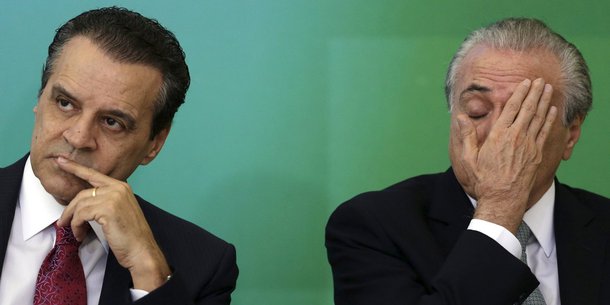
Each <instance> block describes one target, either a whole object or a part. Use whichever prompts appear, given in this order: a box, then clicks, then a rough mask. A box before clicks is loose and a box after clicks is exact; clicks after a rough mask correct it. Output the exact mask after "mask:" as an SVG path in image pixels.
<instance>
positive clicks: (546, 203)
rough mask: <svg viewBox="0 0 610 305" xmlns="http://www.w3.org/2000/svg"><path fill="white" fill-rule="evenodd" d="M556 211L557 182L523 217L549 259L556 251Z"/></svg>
mask: <svg viewBox="0 0 610 305" xmlns="http://www.w3.org/2000/svg"><path fill="white" fill-rule="evenodd" d="M466 195H467V196H468V199H470V202H471V203H472V205H473V206H474V207H475V208H476V207H477V201H476V200H475V199H474V198H472V197H470V195H468V194H466ZM554 211H555V181H553V183H552V184H551V186H550V187H549V189H548V190H547V191H546V192H545V193H544V195H542V197H541V198H540V200H538V202H536V204H534V205H533V206H532V207H531V208H530V209H529V210H527V211H526V212H525V215H523V221H524V222H525V223H526V224H527V225H528V226H529V227H530V229H531V230H532V233H534V236H535V237H536V239H537V240H538V243H539V244H540V246H541V247H542V250H543V251H544V254H545V255H546V256H547V257H550V256H551V254H552V253H553V251H555V230H554V219H555V217H554V215H555V214H554ZM549 215H550V217H549Z"/></svg>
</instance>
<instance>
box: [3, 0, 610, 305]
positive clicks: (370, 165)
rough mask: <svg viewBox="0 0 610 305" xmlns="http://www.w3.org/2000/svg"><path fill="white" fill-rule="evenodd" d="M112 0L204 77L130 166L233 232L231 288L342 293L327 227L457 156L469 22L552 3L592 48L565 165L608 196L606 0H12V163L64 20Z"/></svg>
mask: <svg viewBox="0 0 610 305" xmlns="http://www.w3.org/2000/svg"><path fill="white" fill-rule="evenodd" d="M112 4H118V5H123V6H127V7H129V8H132V9H135V10H137V11H140V12H141V13H143V14H144V15H146V16H150V17H154V18H157V19H158V20H159V21H160V22H161V23H162V24H164V25H165V26H167V27H168V28H169V29H171V30H172V31H174V32H175V34H176V35H177V36H178V38H179V39H180V41H181V42H182V44H183V47H184V49H185V51H186V53H187V60H188V63H189V65H190V69H191V73H192V86H191V90H190V91H189V94H188V97H187V103H186V104H185V105H184V106H183V108H181V109H180V111H179V113H178V114H177V116H176V120H175V124H174V127H173V130H172V133H171V134H170V137H169V140H168V143H167V144H166V146H165V148H164V150H163V152H162V153H161V155H160V156H159V157H158V158H157V160H156V161H155V162H153V163H152V164H151V165H149V166H147V167H142V168H140V170H139V171H137V172H136V174H134V175H133V176H132V177H131V178H130V183H131V184H132V185H133V187H134V189H135V190H136V192H137V193H139V194H141V195H142V196H143V197H145V198H148V199H150V200H152V201H153V202H156V203H157V204H158V205H159V206H161V207H162V208H164V209H166V210H169V211H170V212H172V213H174V214H177V215H179V216H181V217H183V218H186V219H188V220H190V221H192V222H195V223H197V224H199V225H201V226H203V227H205V228H207V229H208V230H210V231H212V232H214V233H215V234H217V235H219V236H221V237H222V238H224V239H226V240H228V241H230V242H232V243H234V244H235V245H236V247H237V249H238V263H239V266H240V269H241V275H240V277H239V282H238V289H237V292H236V293H235V294H234V304H272V305H273V304H292V305H298V304H304V305H305V304H308V305H309V304H331V303H332V290H331V289H332V283H331V277H330V269H329V267H328V264H327V262H326V254H325V249H324V245H323V244H324V241H323V232H324V225H325V223H326V220H327V217H328V215H329V213H330V212H331V211H332V210H333V209H334V208H335V207H336V206H337V205H338V204H339V203H341V202H342V201H344V200H346V199H349V198H350V197H351V196H354V195H355V194H357V193H359V192H363V191H366V190H371V189H379V188H382V187H385V186H387V185H389V184H391V183H394V182H397V181H399V180H402V179H404V178H406V177H409V176H413V175H416V174H421V173H427V172H435V171H443V170H445V169H446V168H447V166H448V164H449V163H448V158H447V137H448V129H449V124H448V119H449V115H448V113H447V110H446V108H445V101H444V97H443V94H442V88H443V85H442V83H443V77H444V73H445V69H446V66H447V63H448V61H449V59H450V57H451V55H452V53H453V52H454V51H455V49H456V48H457V46H458V44H459V43H460V42H461V40H462V39H463V37H464V36H465V35H466V34H467V33H468V32H469V31H470V30H472V29H474V28H477V27H479V26H482V25H485V24H487V23H489V22H491V21H493V20H495V19H498V18H501V17H506V16H513V15H516V16H534V17H538V18H541V19H543V20H545V21H546V22H547V23H548V24H549V25H551V26H552V27H553V28H554V29H556V30H557V31H558V32H560V33H562V34H563V35H564V36H565V37H566V38H567V39H568V40H571V41H573V42H574V43H575V44H576V45H577V46H579V47H580V49H581V50H582V52H583V54H584V56H585V58H586V59H587V60H588V62H589V65H590V68H591V74H592V77H593V85H594V96H595V97H594V110H593V112H592V113H591V114H590V116H589V117H588V119H587V121H586V124H585V126H584V134H583V136H582V138H581V141H580V143H579V144H578V146H577V148H576V151H575V155H574V156H573V159H572V160H570V161H569V162H567V163H565V164H564V165H562V167H561V170H560V172H559V178H560V179H561V180H562V181H564V182H567V183H569V184H572V185H574V186H579V187H583V188H587V189H590V190H592V191H595V192H598V193H601V194H603V195H605V196H610V188H609V187H608V185H609V183H608V181H609V180H610V154H609V151H610V141H609V135H610V121H609V120H608V118H609V117H610V105H609V103H608V101H609V99H610V87H609V86H608V83H609V81H610V41H609V39H610V32H609V29H610V18H608V15H607V14H608V12H609V11H610V2H608V1H597V2H593V1H590V2H587V1H573V0H570V1H553V2H550V1H504V2H499V1H442V2H441V1H424V0H418V1H413V0H411V1H370V0H366V1H357V0H354V1H329V0H326V1H311V0H300V1H288V0H286V1H280V0H278V1H272V0H265V1H222V0H218V1H166V0H164V1H129V2H110V1H52V2H51V1H3V2H2V9H0V37H2V43H0V69H1V70H0V143H2V146H0V164H1V165H2V166H4V165H8V164H10V163H12V162H13V161H14V160H16V159H18V158H19V157H21V156H22V155H23V154H24V153H25V152H27V151H28V147H29V140H30V134H31V126H32V123H33V115H32V112H31V110H32V108H33V106H34V105H35V103H36V92H37V89H38V86H39V79H40V70H41V67H42V63H43V61H44V59H45V54H46V47H47V46H48V44H49V43H50V41H51V39H52V36H53V34H54V29H55V28H57V27H58V26H59V25H60V24H62V23H63V22H64V21H66V20H67V19H69V18H70V17H73V16H75V15H76V14H78V13H80V12H81V11H84V10H86V9H90V8H94V7H99V6H106V5H112Z"/></svg>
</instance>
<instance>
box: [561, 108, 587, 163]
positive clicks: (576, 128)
mask: <svg viewBox="0 0 610 305" xmlns="http://www.w3.org/2000/svg"><path fill="white" fill-rule="evenodd" d="M584 119H585V118H584V117H582V116H578V117H576V118H575V119H574V120H573V121H572V123H570V126H568V141H567V142H566V147H565V149H564V151H563V156H562V158H563V160H568V159H570V156H572V151H573V150H574V146H576V142H578V139H580V132H581V127H582V122H583V121H584Z"/></svg>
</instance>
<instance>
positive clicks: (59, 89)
mask: <svg viewBox="0 0 610 305" xmlns="http://www.w3.org/2000/svg"><path fill="white" fill-rule="evenodd" d="M58 95H65V96H66V97H67V98H68V99H70V100H73V101H78V99H77V98H75V97H74V95H72V94H71V93H70V92H68V90H66V88H64V87H63V86H62V85H60V84H55V85H53V89H52V90H51V96H53V97H54V98H55V97H57V96H58ZM102 112H103V113H105V114H108V115H111V116H114V117H117V118H119V119H121V120H122V121H123V122H125V125H126V126H125V127H126V128H127V129H128V130H134V129H136V125H137V124H136V120H135V119H134V118H133V116H131V115H130V114H128V113H126V112H123V111H121V110H117V109H111V110H105V111H102Z"/></svg>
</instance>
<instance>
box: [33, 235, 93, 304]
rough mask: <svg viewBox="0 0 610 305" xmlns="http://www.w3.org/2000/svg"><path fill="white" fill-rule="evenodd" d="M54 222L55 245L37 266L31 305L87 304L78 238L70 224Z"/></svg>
mask: <svg viewBox="0 0 610 305" xmlns="http://www.w3.org/2000/svg"><path fill="white" fill-rule="evenodd" d="M54 226H55V232H57V239H56V240H55V247H54V248H53V249H51V252H49V254H48V255H47V257H46V258H45V259H44V261H43V262H42V266H40V271H39V272H38V279H37V280H36V292H35V293H34V305H86V304H87V287H86V284H85V273H84V272H83V265H82V264H81V261H80V258H79V257H78V247H79V246H80V242H79V241H77V240H76V238H75V237H74V234H73V233H72V228H71V227H70V226H67V227H58V226H57V224H54Z"/></svg>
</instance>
